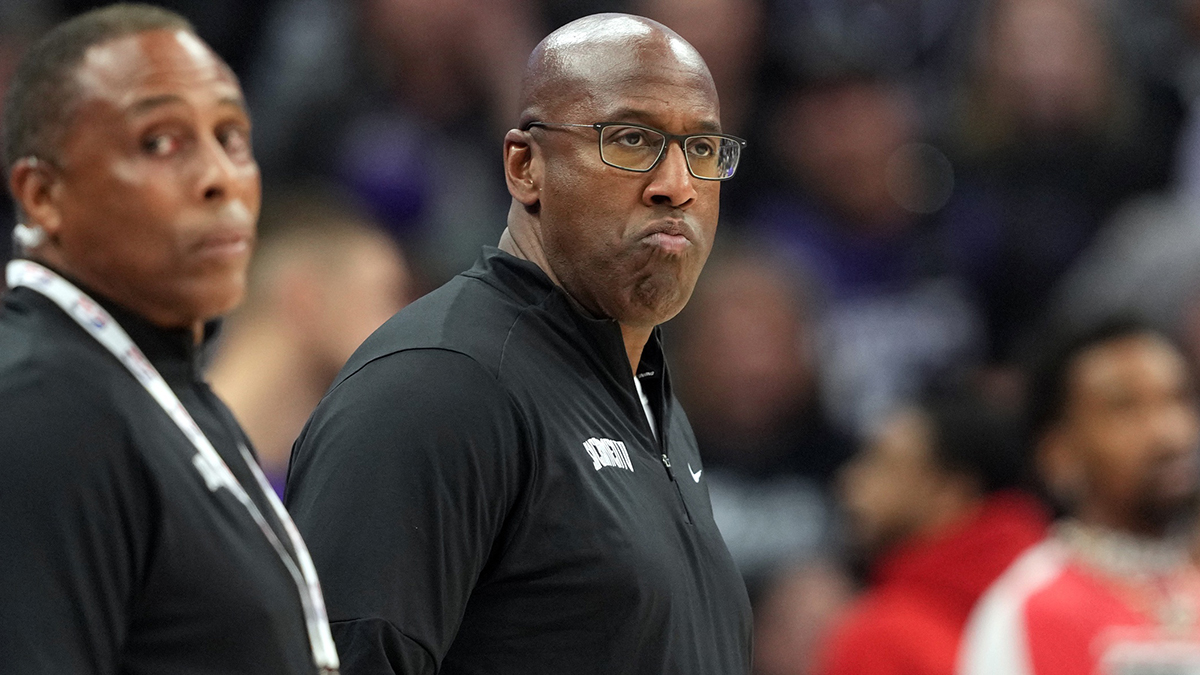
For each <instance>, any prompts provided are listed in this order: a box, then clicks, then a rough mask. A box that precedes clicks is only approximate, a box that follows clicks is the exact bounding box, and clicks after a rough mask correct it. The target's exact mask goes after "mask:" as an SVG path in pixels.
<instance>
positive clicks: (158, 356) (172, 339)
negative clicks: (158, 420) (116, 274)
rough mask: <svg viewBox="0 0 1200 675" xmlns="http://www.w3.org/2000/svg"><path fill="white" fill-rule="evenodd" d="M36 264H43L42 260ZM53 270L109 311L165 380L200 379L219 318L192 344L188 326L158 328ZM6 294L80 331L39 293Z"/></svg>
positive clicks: (216, 331)
mask: <svg viewBox="0 0 1200 675" xmlns="http://www.w3.org/2000/svg"><path fill="white" fill-rule="evenodd" d="M40 264H42V265H45V263H40ZM47 267H49V266H47ZM50 269H53V268H50ZM54 272H55V273H56V274H58V275H59V276H61V277H63V278H64V279H66V280H67V281H70V282H71V283H72V284H74V285H75V286H76V287H77V288H79V290H81V291H83V292H84V293H85V294H87V296H88V297H89V298H91V299H92V300H94V301H95V302H96V303H97V304H99V305H100V306H101V307H103V308H104V309H105V310H106V311H107V312H108V313H109V314H111V315H112V318H113V319H114V320H115V321H116V322H117V324H119V325H120V326H121V328H122V329H124V330H125V332H126V333H127V334H128V335H129V338H130V339H131V340H133V342H134V344H136V345H137V346H138V349H141V350H142V354H144V355H145V357H146V359H147V360H149V361H150V363H152V364H153V365H154V367H155V368H156V369H157V370H158V372H159V373H160V374H161V375H162V376H163V379H164V380H166V381H167V382H168V383H171V384H182V383H186V382H191V381H199V380H202V379H203V373H204V369H205V367H206V366H207V363H208V360H209V357H210V356H211V355H212V352H213V351H214V350H215V346H216V342H217V337H218V334H219V333H220V327H221V322H220V320H219V319H214V320H212V321H209V322H207V323H206V324H205V325H204V337H203V339H202V341H201V343H200V344H196V341H195V336H194V334H193V333H192V331H191V330H190V329H187V328H160V327H158V326H156V325H154V324H152V323H150V321H148V320H146V319H145V318H144V317H142V316H141V315H139V314H137V313H136V312H134V311H133V310H130V309H128V308H126V307H124V306H123V305H121V304H119V303H117V302H115V301H113V300H111V299H109V298H107V297H105V296H103V295H100V294H99V293H96V292H95V291H93V290H92V289H91V288H89V287H88V286H87V285H86V284H83V283H81V282H80V281H79V280H78V279H75V278H73V277H71V276H70V275H68V274H63V273H62V272H60V271H58V270H54ZM10 293H11V296H12V298H13V299H14V300H16V301H18V302H20V301H24V302H26V303H27V304H28V305H30V306H32V307H37V308H41V310H42V311H51V312H53V313H54V314H56V315H62V316H63V317H64V318H65V319H66V321H67V323H69V324H71V326H72V328H74V329H77V330H82V329H79V327H78V326H76V325H75V322H74V321H71V320H70V318H69V317H66V315H65V314H64V313H63V312H62V310H61V309H60V308H59V307H58V305H56V304H54V302H53V301H51V300H50V299H49V298H46V297H45V296H43V295H42V294H41V293H38V292H37V291H34V290H31V289H28V288H16V289H13V290H12V291H10ZM85 335H86V334H85ZM87 339H88V340H91V339H92V338H91V337H90V336H89V337H87Z"/></svg>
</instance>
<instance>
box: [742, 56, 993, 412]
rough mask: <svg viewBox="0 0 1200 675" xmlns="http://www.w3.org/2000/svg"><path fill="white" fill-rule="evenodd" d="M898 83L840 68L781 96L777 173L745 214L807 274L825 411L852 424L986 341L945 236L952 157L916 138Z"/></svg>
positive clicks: (973, 355)
mask: <svg viewBox="0 0 1200 675" xmlns="http://www.w3.org/2000/svg"><path fill="white" fill-rule="evenodd" d="M916 118H917V116H916V107H915V103H914V101H913V100H912V98H911V96H910V94H909V93H908V92H907V91H906V90H905V89H904V88H902V87H901V86H899V85H897V84H894V83H892V82H888V81H885V80H882V79H879V78H878V77H875V76H871V75H863V74H854V73H845V74H842V75H839V76H837V77H835V78H832V79H828V80H823V81H819V82H809V83H799V84H798V85H797V86H796V87H795V88H794V89H793V90H791V91H790V92H789V93H788V94H787V95H786V96H785V98H784V99H783V100H782V101H781V102H780V104H779V108H778V111H777V113H776V116H775V123H774V127H773V136H772V137H773V142H772V143H771V144H770V149H771V150H772V151H773V152H774V153H775V154H776V155H777V159H778V161H779V162H780V166H781V169H782V170H781V171H780V172H779V174H780V176H781V177H782V178H783V180H782V182H780V183H779V184H778V185H777V186H776V187H775V189H774V191H773V193H772V194H771V195H770V196H768V197H766V198H764V199H762V200H759V202H758V204H757V206H756V208H755V209H754V212H753V213H752V215H751V221H750V224H751V226H752V227H753V229H754V231H755V234H757V235H759V236H761V237H762V238H763V239H764V240H765V241H766V242H767V243H766V245H767V246H768V247H771V248H778V249H780V250H782V251H783V252H785V253H786V254H788V255H789V256H790V257H791V258H792V259H793V260H794V261H795V262H796V263H797V264H799V265H800V266H801V268H802V269H804V270H805V271H806V272H807V273H808V274H809V275H810V276H811V277H812V279H813V281H814V288H815V296H816V301H817V304H816V307H817V316H818V320H819V338H818V345H817V355H818V356H817V362H818V363H820V364H821V371H820V377H821V386H822V388H823V390H824V393H825V395H826V396H825V401H824V402H825V403H826V405H827V406H828V407H829V411H830V414H831V416H832V418H833V419H834V420H835V422H837V423H838V424H839V425H841V426H842V427H843V428H845V429H847V430H850V431H852V432H856V433H861V432H863V431H864V430H865V427H864V425H865V423H866V421H867V420H870V419H872V418H873V417H875V416H876V415H878V414H880V413H882V412H883V411H885V410H888V409H889V408H891V407H893V406H895V405H896V404H898V403H899V402H900V401H902V400H904V399H906V398H909V397H911V396H913V395H915V394H916V393H917V392H918V391H920V390H921V389H922V388H923V387H924V385H925V384H927V383H928V382H930V381H932V380H935V379H941V378H946V377H951V376H956V373H957V371H958V370H959V369H961V368H962V367H964V366H965V365H969V364H971V363H973V362H974V361H975V360H976V359H977V357H978V355H980V354H981V353H982V352H983V351H984V335H983V333H982V330H981V322H980V320H979V317H978V315H977V312H976V310H975V307H974V305H973V303H972V299H971V297H970V296H969V294H968V293H967V290H966V288H965V286H964V285H963V283H961V281H960V280H959V279H958V277H957V276H956V275H955V273H954V268H953V266H952V257H951V256H950V255H949V253H948V251H947V248H946V245H945V240H946V239H947V238H948V236H947V232H948V231H953V229H954V228H956V227H959V226H960V224H958V223H957V222H956V221H954V213H955V212H954V211H953V210H951V209H946V208H943V207H944V206H945V205H946V201H947V199H948V198H949V195H950V190H951V187H952V180H953V179H952V175H951V172H950V169H949V162H948V160H947V159H946V158H945V156H943V155H942V154H941V153H940V152H939V151H937V150H936V149H935V148H933V147H932V146H930V145H926V144H921V143H918V140H919V137H918V134H917V126H916Z"/></svg>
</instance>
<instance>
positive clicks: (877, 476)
mask: <svg viewBox="0 0 1200 675" xmlns="http://www.w3.org/2000/svg"><path fill="white" fill-rule="evenodd" d="M1014 437H1015V429H1014V425H1013V424H1012V423H1011V422H1010V421H1009V420H1008V419H1007V418H1006V417H1005V416H1003V415H1000V414H998V413H997V412H995V411H994V410H992V409H990V408H989V407H988V406H986V405H985V404H984V403H983V402H982V401H980V400H977V399H975V398H973V397H971V396H967V397H956V398H954V399H949V398H947V399H936V400H931V401H929V402H927V403H924V404H921V405H918V406H915V407H910V408H906V409H902V410H900V411H898V412H895V413H893V414H891V415H888V416H887V417H885V418H884V420H883V422H882V423H881V424H880V426H879V428H878V430H877V431H876V433H875V434H874V435H873V437H872V438H871V440H870V441H869V442H868V443H867V444H866V445H865V446H864V448H863V450H862V451H861V452H860V454H859V455H858V456H856V457H855V459H854V460H853V461H852V463H851V464H850V465H849V466H848V468H847V471H846V474H845V482H844V485H843V487H844V491H843V499H844V501H845V505H846V510H847V511H848V513H849V521H850V525H851V530H852V534H853V536H854V539H855V542H856V544H857V545H858V546H859V547H860V548H861V550H862V552H863V553H864V554H865V555H866V556H867V557H868V559H869V560H870V561H871V581H870V587H869V588H868V590H867V591H866V593H865V594H864V595H863V596H862V597H861V598H859V599H858V601H857V602H856V603H855V604H854V606H853V607H851V609H850V610H849V612H848V613H847V614H846V615H845V616H844V617H843V618H842V619H841V620H840V622H839V623H838V624H837V625H836V627H835V628H834V630H833V632H832V637H831V638H830V641H829V642H828V644H827V645H826V648H825V652H824V654H823V657H822V659H821V665H820V668H818V669H817V672H818V673H822V674H823V675H899V674H904V675H951V674H952V673H953V672H954V664H955V654H956V653H957V649H958V643H959V638H960V636H961V634H962V630H963V626H964V625H965V624H966V622H967V617H968V616H969V615H970V612H971V608H972V607H973V606H974V605H975V602H976V601H977V600H978V599H979V596H980V595H982V594H983V592H984V591H985V590H986V589H987V587H988V586H989V585H990V584H991V583H992V581H994V580H995V579H996V577H998V576H999V575H1000V574H1001V573H1002V572H1003V571H1004V570H1005V568H1006V567H1008V565H1009V563H1011V562H1012V561H1013V559H1014V558H1016V557H1017V556H1018V555H1019V554H1020V553H1021V552H1022V551H1023V550H1025V549H1026V548H1028V547H1029V546H1032V545H1033V544H1035V543H1037V541H1038V540H1040V539H1041V538H1042V536H1043V535H1044V533H1045V529H1046V519H1045V516H1044V514H1043V512H1042V509H1041V507H1040V505H1039V504H1038V503H1037V502H1036V501H1035V500H1034V499H1033V498H1032V497H1029V496H1027V495H1025V494H1023V493H1021V492H1019V491H1017V490H1016V486H1017V485H1018V483H1019V482H1020V479H1021V477H1022V473H1023V472H1022V471H1021V467H1020V462H1019V460H1018V459H1017V457H1018V456H1019V453H1018V452H1017V448H1016V444H1015V443H1014V442H1013V441H1014V440H1015V438H1014Z"/></svg>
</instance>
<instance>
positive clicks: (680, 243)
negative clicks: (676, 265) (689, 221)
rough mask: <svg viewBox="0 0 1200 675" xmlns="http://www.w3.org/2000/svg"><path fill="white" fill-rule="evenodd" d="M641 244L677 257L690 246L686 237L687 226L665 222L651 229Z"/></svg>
mask: <svg viewBox="0 0 1200 675" xmlns="http://www.w3.org/2000/svg"><path fill="white" fill-rule="evenodd" d="M641 242H642V243H643V244H645V245H647V246H651V247H653V248H657V249H659V250H660V251H662V252H663V253H667V254H671V255H679V254H681V253H683V252H684V251H686V250H687V249H688V248H689V247H690V246H691V245H692V241H691V239H689V238H688V236H687V226H686V225H685V224H683V223H681V222H678V221H667V222H665V223H661V224H658V225H655V226H653V227H651V228H650V229H649V231H648V232H647V233H646V234H645V235H644V236H643V237H642V239H641Z"/></svg>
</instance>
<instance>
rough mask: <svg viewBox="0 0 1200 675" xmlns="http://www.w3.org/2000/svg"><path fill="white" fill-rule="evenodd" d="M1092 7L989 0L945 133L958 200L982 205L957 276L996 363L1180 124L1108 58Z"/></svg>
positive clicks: (1079, 1) (1140, 182) (1022, 343)
mask: <svg viewBox="0 0 1200 675" xmlns="http://www.w3.org/2000/svg"><path fill="white" fill-rule="evenodd" d="M1102 5H1103V3H1095V2H1089V1H1087V0H997V2H995V3H994V4H993V6H992V7H991V8H990V13H989V15H988V17H987V20H986V21H985V22H984V24H983V28H982V30H981V32H980V36H979V39H978V43H977V51H976V55H975V59H974V65H973V67H972V68H971V70H970V71H969V73H968V77H967V79H966V85H965V87H964V90H963V93H962V97H961V101H960V107H961V114H960V117H959V122H958V124H957V128H956V129H952V130H950V131H951V133H952V134H953V136H954V138H955V143H956V146H957V147H956V154H957V159H958V160H959V168H960V169H961V171H960V172H959V173H960V180H959V181H958V183H959V196H960V197H961V198H962V199H963V200H964V201H965V202H967V203H970V204H971V205H972V209H973V210H974V212H976V213H978V214H980V216H979V226H978V227H977V229H976V230H975V232H974V234H973V235H972V239H971V241H970V246H971V249H972V254H971V255H972V263H971V265H970V266H969V267H968V268H967V270H966V274H967V276H968V278H969V279H970V280H971V284H972V287H973V288H974V289H976V291H977V293H978V295H979V297H980V298H981V300H982V306H983V308H984V310H985V312H986V316H987V322H988V331H989V334H990V335H991V336H992V354H991V356H992V358H993V360H995V361H998V362H1011V361H1013V360H1014V359H1015V358H1017V357H1019V356H1020V355H1021V353H1022V351H1024V350H1025V348H1026V347H1028V345H1027V344H1026V343H1027V342H1028V341H1029V340H1030V339H1031V338H1032V336H1033V335H1034V334H1035V332H1036V330H1037V328H1038V322H1039V321H1040V320H1041V319H1042V318H1043V315H1044V314H1043V308H1044V307H1043V306H1044V304H1045V303H1046V302H1047V297H1048V295H1049V293H1050V291H1051V289H1052V288H1053V286H1054V284H1055V283H1056V281H1057V280H1058V279H1059V277H1060V276H1061V274H1062V273H1063V272H1064V271H1065V270H1066V269H1067V268H1068V267H1069V266H1070V265H1071V263H1072V262H1073V261H1074V260H1075V258H1076V256H1077V255H1078V254H1079V253H1080V251H1082V250H1083V249H1084V247H1085V246H1086V245H1087V244H1088V243H1089V242H1090V241H1091V239H1092V237H1093V235H1094V234H1095V232H1096V231H1097V229H1098V228H1099V226H1100V223H1101V222H1103V220H1104V219H1105V218H1106V217H1107V216H1108V215H1109V214H1110V213H1111V212H1112V210H1113V209H1114V208H1115V207H1116V206H1118V205H1120V204H1122V203H1124V202H1125V201H1127V200H1128V199H1129V198H1130V197H1131V196H1133V195H1136V194H1138V193H1140V192H1143V191H1145V190H1151V189H1158V188H1161V187H1163V186H1164V185H1166V183H1167V181H1168V179H1169V176H1170V169H1171V166H1172V147H1173V143H1174V136H1175V128H1176V127H1177V125H1178V120H1177V119H1175V118H1174V117H1173V116H1172V114H1171V113H1170V112H1164V111H1161V110H1158V109H1156V108H1153V107H1152V106H1149V105H1148V103H1147V99H1146V96H1145V92H1144V90H1143V87H1142V86H1141V84H1140V83H1138V82H1136V81H1134V80H1132V79H1131V78H1130V77H1129V73H1127V72H1125V71H1123V70H1122V69H1121V68H1120V67H1119V66H1118V64H1119V63H1120V62H1121V60H1122V59H1121V55H1119V54H1118V53H1117V51H1116V46H1115V45H1114V42H1113V40H1112V37H1111V33H1110V31H1109V30H1108V25H1107V24H1106V19H1107V18H1108V16H1107V15H1106V14H1105V13H1104V11H1103V7H1102ZM1176 117H1177V115H1176Z"/></svg>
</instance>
